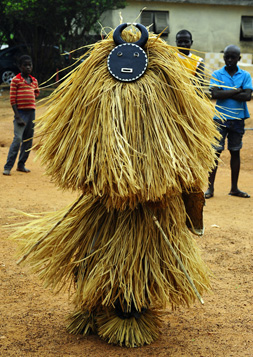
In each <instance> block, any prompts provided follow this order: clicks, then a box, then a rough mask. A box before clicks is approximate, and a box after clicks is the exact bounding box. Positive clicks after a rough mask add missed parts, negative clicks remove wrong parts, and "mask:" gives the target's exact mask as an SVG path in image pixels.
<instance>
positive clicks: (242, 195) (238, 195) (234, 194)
mask: <svg viewBox="0 0 253 357" xmlns="http://www.w3.org/2000/svg"><path fill="white" fill-rule="evenodd" d="M229 195H230V196H236V197H242V198H250V195H248V194H247V192H243V191H240V190H238V191H237V192H229Z"/></svg>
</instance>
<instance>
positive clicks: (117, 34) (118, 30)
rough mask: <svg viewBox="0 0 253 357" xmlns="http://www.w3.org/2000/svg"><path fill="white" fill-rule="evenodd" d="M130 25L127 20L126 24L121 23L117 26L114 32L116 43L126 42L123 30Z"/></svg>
mask: <svg viewBox="0 0 253 357" xmlns="http://www.w3.org/2000/svg"><path fill="white" fill-rule="evenodd" d="M128 25H130V24H129V23H127V22H125V23H124V24H120V25H119V26H117V27H116V29H115V30H114V32H113V39H114V42H115V43H116V45H117V46H118V45H122V43H126V41H124V40H123V39H122V37H121V32H122V31H123V30H124V29H125V28H126V27H127V26H128Z"/></svg>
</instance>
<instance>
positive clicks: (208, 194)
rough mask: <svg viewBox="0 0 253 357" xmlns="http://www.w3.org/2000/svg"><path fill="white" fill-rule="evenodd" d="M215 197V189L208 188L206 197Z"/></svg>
mask: <svg viewBox="0 0 253 357" xmlns="http://www.w3.org/2000/svg"><path fill="white" fill-rule="evenodd" d="M211 197H213V190H211V189H210V188H208V189H207V191H206V192H205V198H206V199H208V198H211Z"/></svg>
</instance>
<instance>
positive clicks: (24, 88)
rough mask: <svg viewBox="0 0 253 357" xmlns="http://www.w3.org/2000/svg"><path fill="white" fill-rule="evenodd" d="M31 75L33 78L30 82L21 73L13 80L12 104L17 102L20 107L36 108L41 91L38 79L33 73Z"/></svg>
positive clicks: (11, 88) (11, 89)
mask: <svg viewBox="0 0 253 357" xmlns="http://www.w3.org/2000/svg"><path fill="white" fill-rule="evenodd" d="M29 77H30V78H31V83H30V84H28V83H27V82H26V80H25V79H24V78H23V77H22V76H21V73H19V74H17V75H16V76H15V77H14V78H13V79H12V81H11V86H10V102H11V105H15V104H16V106H17V108H18V109H35V98H37V97H38V95H39V93H40V91H39V86H38V81H37V79H36V78H34V77H32V76H31V75H29Z"/></svg>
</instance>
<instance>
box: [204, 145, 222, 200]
mask: <svg viewBox="0 0 253 357" xmlns="http://www.w3.org/2000/svg"><path fill="white" fill-rule="evenodd" d="M220 154H221V151H217V153H216V156H217V158H216V160H215V168H214V169H213V170H212V171H211V172H210V174H209V178H208V189H207V191H206V192H205V198H211V197H213V191H214V181H215V176H216V172H217V169H218V159H219V157H220Z"/></svg>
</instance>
